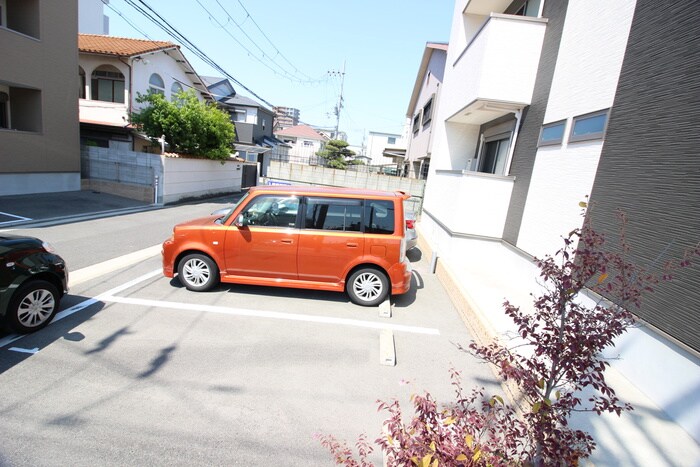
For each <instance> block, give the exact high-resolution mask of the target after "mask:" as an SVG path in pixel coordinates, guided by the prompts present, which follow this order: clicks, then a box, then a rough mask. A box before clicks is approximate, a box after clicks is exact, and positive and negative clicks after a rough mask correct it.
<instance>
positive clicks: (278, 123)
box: [272, 106, 299, 130]
mask: <svg viewBox="0 0 700 467" xmlns="http://www.w3.org/2000/svg"><path fill="white" fill-rule="evenodd" d="M272 111H273V112H274V113H275V124H274V125H275V126H274V128H275V130H282V129H283V128H289V127H290V126H296V125H298V124H299V109H295V108H294V107H279V106H275V107H273V108H272Z"/></svg>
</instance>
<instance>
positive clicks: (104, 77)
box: [90, 65, 124, 104]
mask: <svg viewBox="0 0 700 467" xmlns="http://www.w3.org/2000/svg"><path fill="white" fill-rule="evenodd" d="M91 78H92V82H91V85H90V87H91V94H92V96H91V97H92V100H95V101H104V102H118V103H120V104H123V103H124V75H123V74H122V73H121V72H120V71H119V70H117V69H116V68H115V67H113V66H110V65H102V66H99V67H97V68H96V69H95V71H93V72H92V77H91Z"/></svg>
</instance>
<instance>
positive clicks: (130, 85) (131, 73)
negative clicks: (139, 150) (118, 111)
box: [118, 57, 134, 151]
mask: <svg viewBox="0 0 700 467" xmlns="http://www.w3.org/2000/svg"><path fill="white" fill-rule="evenodd" d="M118 60H119V61H120V62H122V63H123V64H124V65H126V66H127V67H128V68H129V98H128V100H127V103H126V117H127V125H129V123H131V122H130V121H128V120H130V119H131V110H132V109H131V100H132V94H131V91H132V87H133V82H134V79H133V78H134V72H133V70H132V68H131V65H130V64H129V62H125V61H124V60H122V57H119V58H118ZM131 150H132V151H133V150H134V139H133V138H132V139H131Z"/></svg>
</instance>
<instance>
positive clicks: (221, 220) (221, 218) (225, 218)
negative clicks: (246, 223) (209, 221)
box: [216, 193, 249, 224]
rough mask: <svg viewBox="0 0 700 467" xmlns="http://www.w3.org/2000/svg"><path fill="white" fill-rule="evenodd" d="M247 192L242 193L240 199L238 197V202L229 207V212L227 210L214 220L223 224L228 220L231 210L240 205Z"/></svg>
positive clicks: (246, 196)
mask: <svg viewBox="0 0 700 467" xmlns="http://www.w3.org/2000/svg"><path fill="white" fill-rule="evenodd" d="M248 194H249V193H246V194H244V195H243V196H242V197H241V199H239V200H238V202H237V203H236V204H234V205H233V206H232V207H231V210H230V211H229V212H227V213H226V214H225V215H223V216H222V217H220V218H219V219H217V220H216V222H217V223H219V224H224V223H225V222H226V221H227V220H228V218H229V217H231V214H233V211H235V210H236V208H237V207H238V206H240V205H241V203H242V202H243V201H244V200H245V199H246V198H248Z"/></svg>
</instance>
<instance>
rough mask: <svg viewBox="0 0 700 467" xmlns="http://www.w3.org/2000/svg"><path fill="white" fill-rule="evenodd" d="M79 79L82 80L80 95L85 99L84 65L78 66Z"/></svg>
mask: <svg viewBox="0 0 700 467" xmlns="http://www.w3.org/2000/svg"><path fill="white" fill-rule="evenodd" d="M78 81H79V82H80V83H79V84H80V89H79V90H78V96H79V97H80V98H81V99H85V70H83V69H82V67H78Z"/></svg>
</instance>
